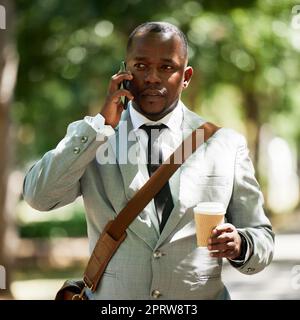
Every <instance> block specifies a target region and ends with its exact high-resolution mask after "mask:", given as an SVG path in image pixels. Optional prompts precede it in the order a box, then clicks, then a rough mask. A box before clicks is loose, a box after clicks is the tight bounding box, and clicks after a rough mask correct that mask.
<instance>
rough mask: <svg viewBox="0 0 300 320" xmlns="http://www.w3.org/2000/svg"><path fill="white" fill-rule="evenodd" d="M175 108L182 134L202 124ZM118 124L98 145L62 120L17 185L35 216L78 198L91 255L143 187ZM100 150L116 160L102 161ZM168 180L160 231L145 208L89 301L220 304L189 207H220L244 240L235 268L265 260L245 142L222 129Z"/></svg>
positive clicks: (259, 200) (267, 251)
mask: <svg viewBox="0 0 300 320" xmlns="http://www.w3.org/2000/svg"><path fill="white" fill-rule="evenodd" d="M183 110H184V116H183V128H182V132H183V138H184V136H185V135H186V134H187V133H190V132H191V130H194V129H196V128H197V127H199V126H200V125H201V124H202V123H204V122H205V121H204V120H203V119H202V118H200V117H199V116H198V115H196V114H195V113H193V112H191V111H189V110H188V109H187V108H186V107H183ZM122 120H123V121H122V122H120V124H119V126H118V127H117V128H116V129H115V134H114V135H112V136H110V137H109V138H106V139H104V140H103V139H97V132H96V130H95V129H94V128H93V127H92V126H91V124H90V123H89V121H87V118H85V119H84V120H80V121H77V122H74V123H72V124H70V125H69V127H68V130H67V134H66V136H65V138H64V139H63V140H62V141H61V142H60V143H59V144H58V146H57V147H56V148H55V149H54V150H51V151H49V152H47V153H46V154H45V155H44V156H43V158H42V159H41V160H40V161H38V162H37V163H36V164H35V165H34V166H33V167H32V168H31V169H30V170H29V172H28V173H27V175H26V177H25V181H24V192H23V194H24V198H25V200H26V201H27V202H28V203H29V204H30V205H31V206H32V207H34V208H35V209H37V210H40V211H48V210H52V209H55V208H58V207H61V206H64V205H66V204H69V203H71V202H73V201H74V200H75V199H76V198H77V197H78V196H82V197H83V200H84V205H85V209H86V219H87V226H88V237H89V244H90V251H92V249H93V248H94V246H95V243H96V241H97V239H98V237H99V235H100V233H101V232H102V230H103V228H104V226H105V225H106V223H107V222H108V221H109V220H111V219H113V218H115V217H116V215H117V214H118V213H119V212H120V211H121V209H122V208H123V207H124V206H125V205H126V203H127V202H128V200H129V199H131V198H132V197H133V195H134V194H135V192H136V191H137V190H138V189H139V188H140V187H141V186H142V185H143V184H144V183H145V181H146V178H145V177H144V175H143V174H142V173H141V172H140V171H139V169H138V165H137V164H134V163H127V164H126V163H124V156H125V158H126V155H125V154H126V152H127V149H130V148H131V147H132V145H133V144H134V142H133V141H129V142H128V145H127V146H126V147H124V143H123V142H122V143H121V141H120V140H121V138H122V136H123V135H124V132H126V131H127V132H128V133H129V132H130V130H131V129H132V123H131V121H130V117H129V113H128V111H124V112H123V114H122ZM124 130H125V131H124ZM100 140H101V141H100ZM102 148H104V149H106V151H107V152H108V153H110V154H111V155H113V156H114V157H115V160H116V164H111V163H103V164H101V161H99V157H101V155H103V154H104V153H103V152H102V151H103V149H102ZM101 150H102V151H101ZM121 158H122V159H121ZM97 159H98V160H97ZM169 183H170V187H171V192H172V196H173V201H174V209H173V211H172V213H171V215H170V217H169V220H168V221H167V224H166V226H165V228H164V229H163V231H162V233H161V234H159V228H158V222H157V219H156V217H155V215H154V214H153V211H152V210H150V205H148V206H147V207H146V208H145V210H144V211H143V212H141V214H140V215H139V216H138V217H137V218H136V219H135V221H134V222H133V223H132V224H131V225H130V227H129V228H128V231H127V237H126V239H125V241H124V242H123V243H122V245H121V246H120V248H119V249H118V251H117V252H116V254H115V255H114V256H113V258H112V260H111V261H110V263H109V265H108V267H107V270H106V271H105V274H104V276H103V278H102V280H101V282H100V284H99V287H98V289H97V291H96V293H95V294H91V293H90V294H89V295H90V298H91V299H228V298H229V295H228V292H227V290H226V288H225V286H224V284H223V283H222V281H221V270H222V259H218V258H211V257H209V255H208V252H207V250H203V249H202V248H198V247H197V245H196V236H195V223H194V219H193V208H194V207H195V206H196V205H197V204H198V203H199V202H202V201H218V202H222V203H223V204H224V205H225V207H226V208H227V213H226V220H227V221H228V222H230V223H232V224H233V225H235V226H236V227H237V228H238V230H239V232H240V233H242V234H243V236H244V237H245V239H246V240H247V243H248V246H249V248H250V250H251V254H250V257H249V258H248V259H247V260H246V261H243V263H241V264H240V265H238V266H237V265H234V267H235V268H236V269H237V270H239V271H240V272H242V273H244V274H254V273H256V272H259V271H261V270H262V269H263V268H264V267H265V266H267V265H268V264H269V263H270V262H271V259H272V255H273V244H274V235H273V233H272V230H271V225H270V222H269V220H268V219H267V217H266V216H265V214H264V210H263V197H262V194H261V192H260V190H259V185H258V183H257V181H256V179H255V177H254V169H253V166H252V163H251V161H250V159H249V156H248V149H247V146H246V142H245V139H244V137H243V136H241V135H240V134H238V133H236V132H235V131H233V130H231V129H225V128H222V129H220V130H219V131H218V132H217V133H216V134H215V135H214V136H213V137H212V138H210V139H209V140H208V141H207V143H205V144H204V145H203V146H201V147H200V148H199V149H198V150H197V151H196V152H195V153H194V154H193V155H192V156H191V157H190V158H189V159H188V161H187V162H186V163H185V164H184V165H182V166H181V168H180V169H179V170H178V171H177V172H176V173H175V174H174V175H173V176H172V177H171V179H170V181H169Z"/></svg>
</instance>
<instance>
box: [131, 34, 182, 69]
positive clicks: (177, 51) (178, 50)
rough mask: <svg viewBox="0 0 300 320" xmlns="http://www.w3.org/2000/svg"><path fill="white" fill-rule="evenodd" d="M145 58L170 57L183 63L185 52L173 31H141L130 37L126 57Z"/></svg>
mask: <svg viewBox="0 0 300 320" xmlns="http://www.w3.org/2000/svg"><path fill="white" fill-rule="evenodd" d="M141 57H143V58H147V59H149V60H165V59H172V60H174V61H175V62H177V63H184V62H185V59H186V52H185V48H184V45H183V43H182V40H181V38H180V37H179V36H178V35H177V34H174V33H171V32H167V33H154V32H149V33H141V34H139V33H138V34H136V35H135V36H134V38H133V39H132V43H131V46H130V48H129V50H128V52H127V59H136V58H141Z"/></svg>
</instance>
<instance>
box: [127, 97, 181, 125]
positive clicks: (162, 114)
mask: <svg viewBox="0 0 300 320" xmlns="http://www.w3.org/2000/svg"><path fill="white" fill-rule="evenodd" d="M178 100H179V99H178ZM178 100H176V101H175V102H173V103H172V104H171V105H170V106H169V107H167V108H166V109H164V110H163V111H162V112H160V113H156V114H151V113H145V112H144V111H143V110H142V109H141V108H140V107H139V106H138V105H137V104H136V103H135V102H132V106H133V108H134V109H135V110H136V111H137V112H139V113H140V114H142V115H143V116H145V117H146V118H148V119H149V120H151V121H158V120H160V119H162V118H163V117H165V116H166V115H167V114H168V113H170V112H172V111H173V110H174V109H175V108H176V106H177V104H178Z"/></svg>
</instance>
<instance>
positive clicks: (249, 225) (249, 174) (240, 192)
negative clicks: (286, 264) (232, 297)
mask: <svg viewBox="0 0 300 320" xmlns="http://www.w3.org/2000/svg"><path fill="white" fill-rule="evenodd" d="M263 205H264V199H263V195H262V193H261V191H260V187H259V185H258V182H257V181H256V179H255V172H254V168H253V165H252V162H251V160H250V158H249V150H248V148H247V144H246V140H245V138H244V137H242V136H240V143H239V145H238V149H237V153H236V161H235V172H234V184H233V192H232V197H231V200H230V203H229V206H228V209H227V220H228V222H230V223H232V224H233V225H234V226H235V227H236V228H237V230H238V232H239V233H241V234H242V235H243V236H244V237H245V239H246V241H247V247H248V248H247V251H248V254H247V255H246V258H245V261H244V262H243V263H242V264H235V263H233V262H232V261H229V262H230V263H231V264H232V265H233V266H234V267H235V268H236V269H237V270H239V271H240V272H241V273H244V274H254V273H257V272H259V271H261V270H263V269H264V268H265V267H266V266H267V265H268V264H269V263H270V262H271V261H272V258H273V250H274V233H273V232H272V226H271V223H270V221H269V219H268V218H267V217H266V215H265V212H264V208H263Z"/></svg>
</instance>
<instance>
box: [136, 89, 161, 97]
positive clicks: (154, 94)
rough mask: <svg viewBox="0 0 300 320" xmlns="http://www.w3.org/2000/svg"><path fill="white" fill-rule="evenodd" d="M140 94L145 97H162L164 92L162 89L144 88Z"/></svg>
mask: <svg viewBox="0 0 300 320" xmlns="http://www.w3.org/2000/svg"><path fill="white" fill-rule="evenodd" d="M141 95H142V96H147V97H163V96H164V93H163V90H153V89H146V90H144V91H143V92H142V94H141Z"/></svg>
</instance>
